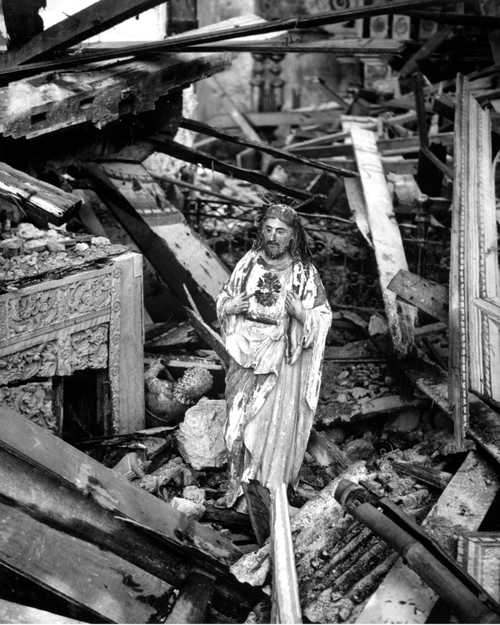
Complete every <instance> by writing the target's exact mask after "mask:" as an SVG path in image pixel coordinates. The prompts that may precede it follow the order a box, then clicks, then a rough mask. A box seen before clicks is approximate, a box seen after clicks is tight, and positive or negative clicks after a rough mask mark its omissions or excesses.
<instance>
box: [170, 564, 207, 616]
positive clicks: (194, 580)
mask: <svg viewBox="0 0 500 625" xmlns="http://www.w3.org/2000/svg"><path fill="white" fill-rule="evenodd" d="M214 581H215V580H214V578H213V577H211V576H209V575H207V574H206V573H200V572H197V571H193V573H191V574H190V576H189V577H188V579H187V580H186V583H185V584H184V586H183V587H182V588H181V592H180V595H179V596H178V597H177V600H176V602H175V603H174V607H173V608H172V611H171V612H170V614H169V615H168V617H167V620H166V621H165V623H204V622H205V612H206V611H207V607H208V602H209V601H210V597H211V596H212V594H213V591H214Z"/></svg>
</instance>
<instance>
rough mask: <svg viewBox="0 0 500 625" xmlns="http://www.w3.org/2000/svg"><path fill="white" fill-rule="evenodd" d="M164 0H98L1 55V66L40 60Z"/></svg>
mask: <svg viewBox="0 0 500 625" xmlns="http://www.w3.org/2000/svg"><path fill="white" fill-rule="evenodd" d="M162 2H164V0H99V2H95V3H94V4H91V5H90V6H89V7H87V8H86V9H82V10H81V11H78V13H75V14H74V15H70V16H69V17H67V18H66V19H65V20H62V21H61V22H58V23H57V24H54V25H53V26H51V27H50V28H47V30H44V31H43V32H41V33H40V34H38V35H36V36H35V37H33V38H32V39H30V40H29V41H28V43H26V44H25V45H24V46H22V47H21V48H19V50H16V51H13V52H8V53H7V54H5V55H2V56H3V58H1V59H0V67H9V66H13V65H20V64H21V63H26V62H28V61H35V60H39V59H41V58H43V57H45V56H47V55H48V54H50V53H51V52H55V51H56V50H59V49H62V48H67V47H69V46H72V45H75V44H77V43H80V42H81V41H83V40H84V39H88V37H92V36H93V35H97V34H99V33H102V32H103V31H104V30H107V29H108V28H111V27H112V26H115V25H116V24H119V23H120V22H123V21H124V20H126V19H128V18H129V17H134V16H136V15H138V14H139V13H142V12H143V11H147V10H148V9H151V8H153V7H155V6H157V5H159V4H162Z"/></svg>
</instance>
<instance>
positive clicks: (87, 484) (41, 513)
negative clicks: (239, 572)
mask: <svg viewBox="0 0 500 625" xmlns="http://www.w3.org/2000/svg"><path fill="white" fill-rule="evenodd" d="M0 420H1V422H2V431H1V434H0V499H1V500H2V502H3V504H2V505H7V507H13V508H16V509H18V510H19V513H20V514H21V513H22V514H23V515H24V516H22V517H19V518H18V521H19V523H21V522H22V523H23V527H24V526H25V527H26V528H27V530H26V531H28V529H29V531H30V532H31V531H32V529H33V527H34V525H33V523H35V522H36V523H38V525H36V528H37V530H36V531H33V533H32V535H33V536H37V535H38V534H40V535H41V536H42V535H44V532H45V529H44V528H45V527H46V526H47V527H49V528H51V531H52V534H51V537H52V538H51V539H50V540H48V541H47V544H48V546H47V549H48V550H49V551H51V552H52V553H53V554H54V557H59V549H55V548H54V546H53V545H52V543H51V540H53V541H54V542H53V544H59V543H58V542H57V541H59V540H61V541H63V543H64V545H66V542H68V541H69V542H68V545H69V547H68V548H70V553H73V555H75V554H74V550H75V549H77V550H79V549H80V548H81V549H82V550H83V552H82V553H85V554H90V556H89V557H90V560H91V561H92V559H93V558H94V556H93V555H92V554H93V553H94V551H95V552H96V553H97V554H98V555H97V556H96V558H97V559H96V561H97V562H98V563H99V565H101V564H102V567H101V568H102V570H101V573H100V574H96V576H95V577H96V578H97V579H101V580H102V583H103V584H104V583H105V582H106V578H107V577H106V574H105V573H104V571H106V570H107V569H106V568H103V567H105V566H106V557H105V555H106V554H110V558H111V559H110V560H109V562H110V563H113V562H115V563H116V564H117V565H119V567H118V570H123V571H124V575H126V570H129V572H132V573H133V572H134V571H139V573H137V575H143V574H144V575H145V576H149V577H147V579H149V578H151V577H154V579H155V580H156V582H155V584H156V587H165V588H166V587H167V586H175V587H176V588H179V587H182V586H184V585H185V584H186V583H188V580H189V578H190V576H191V574H192V572H193V571H194V570H195V569H196V570H198V571H202V572H203V571H204V572H206V573H207V574H208V575H209V577H216V579H217V584H216V586H215V588H214V601H215V602H216V603H218V604H223V605H226V606H230V612H231V613H237V612H238V611H242V612H243V613H245V611H246V612H248V611H249V610H250V608H251V606H252V605H253V602H256V598H257V595H256V594H255V592H248V589H246V588H244V587H242V586H241V585H240V584H238V583H237V582H236V581H235V580H234V578H232V577H231V576H230V575H229V572H228V565H229V564H230V563H231V562H234V561H235V560H236V559H237V558H238V557H239V556H240V555H241V552H240V551H239V550H238V549H237V548H236V547H234V545H233V544H232V543H230V542H229V541H227V540H226V539H225V538H223V537H222V536H221V535H220V534H218V533H217V532H215V531H213V530H211V529H209V528H206V527H204V526H202V525H199V524H198V523H195V522H193V521H192V520H189V519H187V518H186V517H185V516H184V515H183V514H181V513H179V512H178V511H177V510H175V509H173V508H171V507H170V506H169V505H168V504H166V503H165V502H163V501H161V500H160V499H158V498H157V497H154V496H153V495H150V494H149V493H147V492H146V491H144V490H141V489H139V488H137V487H136V486H133V485H132V484H130V483H128V482H127V481H126V480H124V479H123V478H121V477H120V476H118V475H117V474H116V473H114V471H112V470H111V469H107V468H106V467H104V466H103V465H101V464H100V463H99V462H97V461H95V460H93V459H92V458H90V457H89V456H87V455H86V454H84V453H82V452H80V451H78V450H77V449H75V448H74V447H72V446H71V445H69V444H67V443H65V442H64V441H62V440H61V439H59V438H57V437H56V436H54V435H53V434H51V433H50V432H49V431H47V430H45V429H44V428H41V427H39V426H37V425H35V424H33V423H31V422H30V421H28V420H26V419H24V418H23V417H21V416H20V415H19V414H17V413H15V412H13V411H11V410H7V409H1V410H0ZM2 513H3V509H2ZM26 516H30V517H33V518H32V519H30V518H28V519H27V518H25V517H26ZM2 518H3V516H2ZM9 518H10V517H9ZM132 521H133V524H132V523H131V522H132ZM30 528H31V529H30ZM11 534H15V526H14V525H13V526H12V530H10V533H9V536H10V535H11ZM30 535H31V534H30ZM61 535H63V536H62V537H61ZM2 537H3V534H2ZM2 537H0V540H1V539H2ZM73 537H75V538H73ZM21 538H22V537H21V535H19V538H16V539H15V540H16V541H17V542H19V541H20V540H21ZM75 541H77V542H75ZM87 543H91V545H90V546H87ZM37 544H38V543H37ZM61 544H62V543H61ZM1 545H2V543H0V553H1V550H2V547H1ZM26 545H29V546H30V549H31V543H30V542H29V541H28V542H27V543H26ZM64 545H63V546H62V547H61V551H62V553H65V549H66V547H65V546H64ZM72 545H76V546H75V547H72ZM17 547H18V548H16V549H17V551H19V555H18V556H17V557H18V558H19V559H18V561H17V565H16V567H17V570H19V572H21V573H22V572H23V570H22V569H23V567H25V570H24V574H25V575H26V574H29V573H30V570H34V568H33V569H30V566H28V565H29V563H28V564H26V563H24V564H23V561H22V558H23V557H24V555H23V549H21V548H20V546H19V545H18V546H17ZM7 548H8V547H6V549H7ZM71 549H73V551H71ZM24 552H26V549H25V550H24ZM28 553H31V551H29V550H28ZM49 555H50V554H49ZM0 557H1V556H0ZM48 557H49V556H48ZM50 557H52V556H50ZM82 557H83V556H82ZM85 557H86V556H85ZM85 561H86V560H85ZM74 562H80V563H82V560H78V559H77V558H76V556H75V559H74ZM74 562H72V564H71V568H74V570H75V573H74V575H75V576H78V575H83V573H82V569H81V567H80V566H79V565H77V566H75V565H74ZM66 564H67V565H68V566H70V565H69V564H68V563H67V562H66V560H65V559H63V560H62V565H66ZM25 565H26V566H25ZM40 566H44V565H43V563H42V564H40ZM47 566H49V565H47ZM127 567H128V569H127ZM55 570H56V569H55ZM134 575H135V573H133V575H132V577H133V576H134ZM58 579H59V578H58ZM38 581H39V582H41V581H43V580H38ZM148 583H149V582H148ZM71 586H72V587H74V592H76V593H78V589H79V588H80V585H79V583H78V580H76V581H75V582H74V583H72V584H71ZM117 588H120V587H119V586H118V587H117ZM53 590H56V591H57V589H56V588H53ZM144 590H147V588H146V586H144ZM72 592H73V591H72ZM105 592H106V589H105V588H104V587H103V589H102V593H105ZM120 592H121V591H120ZM102 593H101V594H102ZM129 593H130V588H129ZM62 594H64V593H62ZM94 594H95V597H93V595H94ZM145 594H148V593H145ZM98 595H99V589H98V588H95V589H94V591H93V592H92V593H91V592H90V591H89V601H90V602H91V603H90V604H89V605H87V608H89V607H90V608H91V609H94V608H95V609H97V608H98V607H99V606H98V604H94V603H92V602H93V601H94V600H95V601H99V600H100V599H99V596H98ZM132 595H133V593H132V594H130V596H131V597H132ZM68 598H69V599H73V600H78V597H76V598H75V597H68ZM228 598H229V599H230V602H229V604H228V603H227V602H228ZM231 601H233V602H234V605H232V606H231V605H230V604H231ZM77 602H78V601H77ZM92 606H93V607H92ZM147 608H148V605H147V604H145V605H144V608H143V609H144V610H146V609H147ZM97 612H98V613H99V610H97ZM101 615H102V616H104V615H105V614H101ZM107 616H108V618H109V620H114V619H115V617H116V618H118V622H123V621H122V619H123V618H125V616H124V615H117V614H116V613H115V612H113V613H112V614H111V613H109V614H107ZM150 616H151V614H149V616H148V614H146V613H145V612H144V613H142V614H140V613H138V612H135V613H133V614H131V616H130V617H127V618H133V619H134V620H133V622H147V619H148V618H149V617H150ZM239 616H240V617H241V614H240V615H239ZM144 618H145V619H146V620H143V619H144Z"/></svg>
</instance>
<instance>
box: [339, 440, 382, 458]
mask: <svg viewBox="0 0 500 625" xmlns="http://www.w3.org/2000/svg"><path fill="white" fill-rule="evenodd" d="M343 451H344V453H345V455H346V456H347V457H348V458H349V460H350V461H351V462H355V461H356V460H368V459H369V458H371V457H372V456H373V454H374V453H375V447H374V446H373V443H372V442H371V441H369V440H366V439H365V438H355V439H354V440H353V441H349V443H347V444H346V445H344V449H343Z"/></svg>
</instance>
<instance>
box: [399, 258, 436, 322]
mask: <svg viewBox="0 0 500 625" xmlns="http://www.w3.org/2000/svg"><path fill="white" fill-rule="evenodd" d="M387 288H388V289H389V290H390V291H392V292H393V293H395V294H396V295H397V297H398V298H399V299H400V300H402V301H403V302H406V303H407V304H411V305H412V306H416V307H417V308H419V309H420V310H423V311H424V312H426V313H427V314H428V315H431V317H434V318H435V319H438V320H439V321H442V322H443V323H448V287H447V286H445V285H443V284H438V283H437V282H433V281H432V280H427V279H425V278H421V277H420V276H418V275H417V274H415V273H411V272H410V271H407V270H405V269H400V270H399V271H398V273H397V274H396V275H395V276H394V278H392V280H391V281H390V282H389V284H388V285H387Z"/></svg>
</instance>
